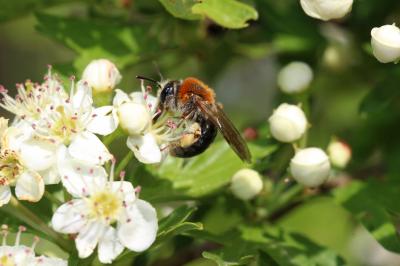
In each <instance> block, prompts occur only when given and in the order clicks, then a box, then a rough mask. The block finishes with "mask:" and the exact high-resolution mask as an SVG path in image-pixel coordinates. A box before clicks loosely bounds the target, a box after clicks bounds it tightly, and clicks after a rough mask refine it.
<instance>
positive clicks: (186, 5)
mask: <svg viewBox="0 0 400 266" xmlns="http://www.w3.org/2000/svg"><path fill="white" fill-rule="evenodd" d="M159 1H160V2H161V4H162V5H163V6H164V7H165V9H166V10H167V11H168V12H169V13H171V14H172V15H173V16H174V17H177V18H182V19H187V20H196V19H200V18H201V16H199V15H196V14H193V12H192V7H193V5H194V4H196V3H197V2H198V1H197V0H159Z"/></svg>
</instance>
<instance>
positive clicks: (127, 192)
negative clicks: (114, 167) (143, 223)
mask: <svg viewBox="0 0 400 266" xmlns="http://www.w3.org/2000/svg"><path fill="white" fill-rule="evenodd" d="M111 189H112V191H115V192H116V193H121V194H123V200H124V201H125V202H126V203H129V202H134V201H135V200H136V192H135V189H134V188H133V186H132V183H131V182H127V181H115V182H112V187H111Z"/></svg>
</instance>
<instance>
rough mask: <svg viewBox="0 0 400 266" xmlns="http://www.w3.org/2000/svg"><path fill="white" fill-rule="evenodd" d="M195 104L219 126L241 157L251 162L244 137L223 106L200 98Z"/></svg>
mask: <svg viewBox="0 0 400 266" xmlns="http://www.w3.org/2000/svg"><path fill="white" fill-rule="evenodd" d="M195 104H196V106H197V107H198V108H199V109H200V110H201V111H202V112H203V113H204V114H205V115H206V116H207V118H208V119H209V120H210V121H211V122H212V123H213V124H214V125H215V126H216V127H217V128H218V130H219V131H220V132H221V133H222V135H223V136H224V138H225V140H226V141H227V142H228V143H229V145H230V146H231V148H232V149H233V150H234V151H235V152H236V154H237V155H238V156H239V157H240V159H242V160H243V161H245V162H248V163H250V162H251V154H250V151H249V148H248V147H247V144H246V142H245V140H244V139H243V138H242V136H241V135H240V133H239V131H238V130H237V129H236V127H235V126H234V125H233V123H232V122H231V120H229V118H228V116H227V115H226V114H225V112H224V111H223V110H222V108H221V107H219V106H218V104H215V105H210V104H208V103H206V102H204V101H202V100H201V99H199V98H197V99H196V100H195Z"/></svg>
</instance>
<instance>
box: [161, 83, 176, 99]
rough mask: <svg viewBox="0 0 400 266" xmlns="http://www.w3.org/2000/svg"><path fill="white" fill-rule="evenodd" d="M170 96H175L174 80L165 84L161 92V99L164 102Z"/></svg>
mask: <svg viewBox="0 0 400 266" xmlns="http://www.w3.org/2000/svg"><path fill="white" fill-rule="evenodd" d="M168 96H174V82H173V81H170V82H168V83H167V84H165V86H164V88H163V89H162V91H161V94H160V101H161V102H162V103H163V102H165V100H166V99H167V97H168Z"/></svg>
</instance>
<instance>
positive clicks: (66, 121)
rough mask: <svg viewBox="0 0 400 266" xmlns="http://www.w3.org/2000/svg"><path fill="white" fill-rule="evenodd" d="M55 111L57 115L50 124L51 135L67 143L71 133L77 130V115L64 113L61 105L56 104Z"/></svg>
mask: <svg viewBox="0 0 400 266" xmlns="http://www.w3.org/2000/svg"><path fill="white" fill-rule="evenodd" d="M56 113H57V116H58V117H57V119H56V120H55V122H54V124H53V125H52V126H51V132H52V135H53V136H57V137H59V138H61V139H62V140H63V142H64V144H66V145H68V144H69V143H70V142H71V138H72V135H73V134H75V133H76V132H77V128H78V123H77V117H76V116H71V115H69V114H66V112H65V110H64V107H63V106H58V107H57V108H56Z"/></svg>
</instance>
